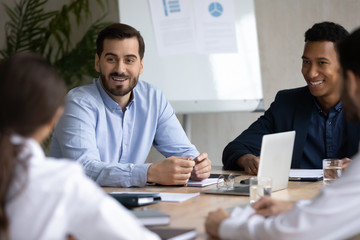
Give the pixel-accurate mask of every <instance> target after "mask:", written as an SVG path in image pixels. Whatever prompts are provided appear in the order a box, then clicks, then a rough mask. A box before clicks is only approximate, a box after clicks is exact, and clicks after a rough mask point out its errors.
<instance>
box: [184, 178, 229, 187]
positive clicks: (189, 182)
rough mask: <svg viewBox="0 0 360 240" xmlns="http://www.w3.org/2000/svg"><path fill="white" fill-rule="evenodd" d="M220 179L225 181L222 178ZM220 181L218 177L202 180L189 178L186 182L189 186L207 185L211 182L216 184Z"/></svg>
mask: <svg viewBox="0 0 360 240" xmlns="http://www.w3.org/2000/svg"><path fill="white" fill-rule="evenodd" d="M220 181H224V180H223V179H221V180H220ZM217 182H218V178H207V179H204V180H202V181H192V180H189V181H188V182H187V184H186V186H188V187H205V186H208V185H211V184H216V183H217Z"/></svg>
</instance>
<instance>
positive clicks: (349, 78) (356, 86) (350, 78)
mask: <svg viewBox="0 0 360 240" xmlns="http://www.w3.org/2000/svg"><path fill="white" fill-rule="evenodd" d="M344 84H346V85H347V86H346V89H347V91H348V95H349V97H351V99H353V100H354V99H357V96H360V77H359V76H357V75H355V74H354V72H353V71H351V70H347V71H346V80H345V83H344Z"/></svg>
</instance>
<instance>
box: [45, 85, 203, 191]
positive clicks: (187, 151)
mask: <svg viewBox="0 0 360 240" xmlns="http://www.w3.org/2000/svg"><path fill="white" fill-rule="evenodd" d="M152 145H154V147H155V148H156V149H157V150H158V151H159V152H160V153H161V154H163V155H164V156H165V157H166V158H167V157H170V156H186V157H190V156H192V157H197V156H198V155H199V152H198V151H197V149H196V148H195V146H194V145H192V144H191V143H190V141H189V139H188V138H187V136H186V134H185V132H184V130H183V128H182V126H181V124H180V122H179V121H178V119H177V117H176V115H175V113H174V110H173V108H172V107H171V105H170V103H169V102H168V101H167V99H166V98H165V96H164V94H163V93H162V92H161V91H160V90H159V89H157V88H155V87H154V86H152V85H150V84H149V83H146V82H144V81H139V82H138V83H137V85H136V87H135V88H134V90H133V99H132V100H131V102H130V103H129V104H128V105H127V107H126V111H125V112H123V111H122V110H121V107H120V106H119V105H118V104H117V103H116V102H115V101H114V100H112V99H111V98H110V96H109V95H108V94H107V93H106V92H105V91H104V89H103V88H102V86H101V84H100V82H99V79H94V83H93V84H91V85H86V86H81V87H77V88H75V89H72V90H71V91H70V92H69V93H68V95H67V102H66V107H65V112H64V115H63V116H62V117H61V119H60V120H59V123H58V124H57V126H56V127H55V131H54V134H53V139H52V142H51V146H50V155H51V156H53V157H57V158H70V159H75V160H77V161H78V162H80V163H81V164H82V166H83V167H84V169H85V172H86V174H87V175H88V176H89V177H90V178H92V179H93V180H95V181H96V182H97V183H98V184H99V185H101V186H121V187H130V186H144V185H145V184H146V180H147V170H148V168H149V166H150V164H144V162H145V160H146V158H147V156H148V154H149V151H150V149H151V146H152Z"/></svg>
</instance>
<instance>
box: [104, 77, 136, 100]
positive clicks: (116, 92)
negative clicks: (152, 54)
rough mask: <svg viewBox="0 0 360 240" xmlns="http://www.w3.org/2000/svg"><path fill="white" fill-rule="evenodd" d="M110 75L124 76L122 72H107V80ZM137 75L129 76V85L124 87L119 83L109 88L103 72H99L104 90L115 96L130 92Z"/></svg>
mask: <svg viewBox="0 0 360 240" xmlns="http://www.w3.org/2000/svg"><path fill="white" fill-rule="evenodd" d="M112 76H120V77H121V76H125V75H124V74H117V73H111V74H109V81H112V80H110V78H111V77H112ZM138 79H139V76H137V77H134V78H130V77H129V87H127V88H125V87H124V86H122V85H120V86H115V88H111V87H110V86H109V84H108V82H107V81H106V77H105V75H104V74H102V73H100V81H101V83H102V86H103V87H104V89H105V91H106V92H107V93H110V94H111V95H113V96H117V97H123V96H125V95H127V94H128V93H130V92H131V91H132V90H133V89H134V87H135V86H136V84H137V82H138Z"/></svg>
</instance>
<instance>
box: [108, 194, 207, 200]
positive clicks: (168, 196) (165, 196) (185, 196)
mask: <svg viewBox="0 0 360 240" xmlns="http://www.w3.org/2000/svg"><path fill="white" fill-rule="evenodd" d="M112 193H129V194H149V193H156V194H159V195H160V197H161V202H183V201H186V200H188V199H190V198H193V197H196V196H199V195H200V193H198V192H197V193H169V192H112Z"/></svg>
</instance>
